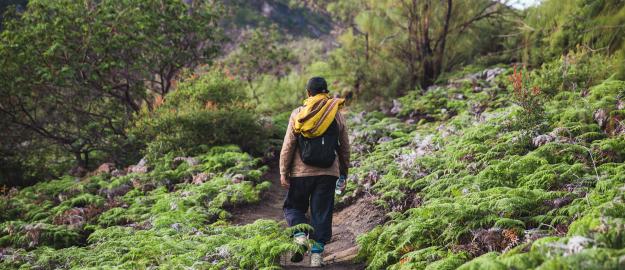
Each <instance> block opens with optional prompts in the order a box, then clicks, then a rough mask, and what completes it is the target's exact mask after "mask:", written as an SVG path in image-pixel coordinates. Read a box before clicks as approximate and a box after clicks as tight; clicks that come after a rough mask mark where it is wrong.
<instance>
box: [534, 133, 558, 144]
mask: <svg viewBox="0 0 625 270" xmlns="http://www.w3.org/2000/svg"><path fill="white" fill-rule="evenodd" d="M555 139H556V138H555V137H554V136H552V135H549V134H543V135H538V136H536V137H534V138H533V139H532V145H533V146H534V147H541V146H543V145H545V144H548V143H550V142H553V141H554V140H555Z"/></svg>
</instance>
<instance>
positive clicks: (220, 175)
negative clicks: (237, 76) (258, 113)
mask: <svg viewBox="0 0 625 270" xmlns="http://www.w3.org/2000/svg"><path fill="white" fill-rule="evenodd" d="M195 160H197V161H198V163H197V164H195V163H187V162H182V163H179V162H176V161H172V156H171V155H168V156H166V157H163V158H161V159H159V160H157V161H155V162H151V163H150V164H149V166H150V167H151V168H152V169H151V170H150V171H149V172H148V173H145V174H138V173H132V174H128V175H125V176H117V177H112V176H110V175H108V174H100V175H95V176H91V177H88V178H85V179H75V178H73V177H69V176H67V177H63V178H60V179H57V180H52V181H48V182H41V183H38V184H37V185H34V186H32V187H28V188H24V189H22V190H20V191H19V192H13V193H10V194H8V195H6V197H3V198H2V200H1V201H0V202H2V204H0V207H1V208H2V209H1V210H2V211H0V213H2V214H1V216H0V246H2V248H3V256H6V257H4V259H3V261H2V262H0V267H1V268H3V269H17V268H40V269H59V268H63V269H82V268H85V267H87V268H108V267H120V268H124V269H130V268H149V267H163V268H176V267H182V266H184V267H199V268H206V269H223V268H232V267H237V268H245V269H250V268H263V267H270V268H271V267H274V268H275V267H276V264H277V263H278V261H277V258H279V256H280V254H282V253H284V252H286V251H289V250H294V249H295V248H297V247H296V246H294V245H293V244H291V241H290V239H289V237H290V235H291V234H292V231H290V230H286V231H285V230H283V229H282V226H281V225H280V224H279V223H276V222H274V221H266V220H259V221H257V222H256V223H254V224H250V225H246V226H230V225H229V224H228V222H227V219H228V217H229V213H228V212H227V210H226V209H229V208H230V207H233V206H235V205H241V204H246V203H254V202H257V201H258V200H259V194H260V192H262V191H264V190H266V189H267V188H268V186H269V183H268V182H262V181H263V180H262V179H261V178H260V176H261V175H262V174H263V172H265V171H266V169H267V168H266V167H262V166H260V164H259V160H258V159H254V158H252V157H251V156H249V155H248V154H246V153H243V152H241V150H240V149H239V148H238V147H236V146H232V145H231V146H223V147H213V148H211V149H210V150H208V151H207V152H206V153H205V154H202V155H200V156H198V157H195ZM236 174H241V175H243V180H242V181H241V182H239V181H234V180H233V179H232V177H233V176H234V175H236ZM200 175H206V176H207V177H205V178H203V180H202V181H200V180H197V181H196V180H195V179H200V178H201V176H200ZM191 179H194V180H193V181H192V180H191Z"/></svg>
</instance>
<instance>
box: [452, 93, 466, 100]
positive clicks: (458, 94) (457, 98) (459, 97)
mask: <svg viewBox="0 0 625 270" xmlns="http://www.w3.org/2000/svg"><path fill="white" fill-rule="evenodd" d="M453 98H454V99H456V100H463V99H465V96H464V95H463V94H461V93H456V94H454V96H453Z"/></svg>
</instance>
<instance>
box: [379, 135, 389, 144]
mask: <svg viewBox="0 0 625 270" xmlns="http://www.w3.org/2000/svg"><path fill="white" fill-rule="evenodd" d="M392 140H393V138H391V137H388V136H384V137H382V138H380V139H378V143H385V142H390V141H392Z"/></svg>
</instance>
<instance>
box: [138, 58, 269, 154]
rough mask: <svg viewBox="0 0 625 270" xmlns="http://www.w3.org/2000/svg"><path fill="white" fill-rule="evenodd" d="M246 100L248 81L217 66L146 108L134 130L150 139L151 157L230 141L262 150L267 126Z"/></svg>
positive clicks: (246, 147) (187, 151)
mask: <svg viewBox="0 0 625 270" xmlns="http://www.w3.org/2000/svg"><path fill="white" fill-rule="evenodd" d="M245 100H246V97H245V92H244V85H243V84H242V83H241V82H240V81H238V80H236V79H233V78H229V77H227V76H226V75H225V74H223V73H222V72H220V71H218V70H212V71H208V72H206V73H203V74H201V75H191V76H189V77H188V78H186V79H184V80H183V81H181V82H180V83H179V84H178V86H177V90H176V91H173V92H171V93H170V94H168V95H167V96H166V97H165V99H164V101H162V102H161V103H160V104H159V105H158V106H157V107H156V108H155V109H154V110H153V111H149V110H147V109H145V110H143V111H142V112H141V113H140V115H139V117H138V120H137V121H136V122H135V126H134V127H133V129H132V130H131V132H130V133H131V134H133V135H134V136H136V137H137V138H140V139H141V140H142V141H145V142H147V150H146V154H148V156H149V157H150V158H158V157H160V156H162V155H164V154H166V153H169V152H172V151H173V152H176V153H179V154H182V155H196V154H198V153H201V152H202V151H203V150H205V149H206V147H207V146H213V145H220V144H229V143H232V144H237V145H239V146H241V147H242V148H243V149H245V150H248V151H253V152H256V153H259V152H262V151H263V150H264V146H265V144H264V143H263V141H264V139H265V138H266V131H265V130H264V129H263V128H262V126H261V123H260V121H259V118H258V116H256V114H255V113H254V111H253V110H252V109H251V108H250V107H249V106H248V105H247V104H246V102H245Z"/></svg>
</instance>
